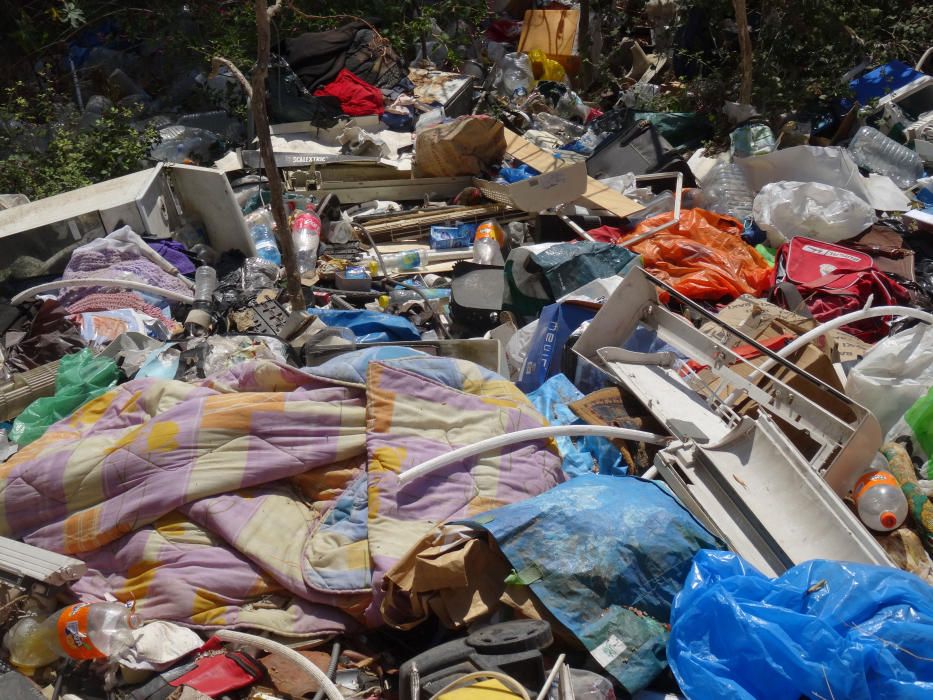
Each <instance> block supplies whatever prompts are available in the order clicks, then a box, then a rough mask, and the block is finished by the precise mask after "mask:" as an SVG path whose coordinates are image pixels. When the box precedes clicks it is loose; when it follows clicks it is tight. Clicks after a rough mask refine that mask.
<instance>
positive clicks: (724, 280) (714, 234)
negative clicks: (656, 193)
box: [615, 209, 771, 301]
mask: <svg viewBox="0 0 933 700" xmlns="http://www.w3.org/2000/svg"><path fill="white" fill-rule="evenodd" d="M673 216H674V214H673V212H667V213H665V214H658V215H657V216H652V217H651V218H649V219H645V220H644V221H643V222H642V223H641V224H639V225H638V227H637V228H636V229H635V230H634V231H633V232H631V233H628V234H625V235H623V236H620V237H618V238H617V239H616V240H615V242H616V243H621V244H624V243H625V241H626V240H629V239H632V238H634V237H635V236H638V235H640V234H641V233H643V232H645V231H647V230H649V229H652V228H654V227H655V226H659V225H661V224H663V223H664V222H666V221H670V220H671V218H672V217H673ZM741 234H742V225H741V224H740V223H739V222H738V221H737V220H736V219H733V218H732V217H730V216H722V215H720V214H716V213H714V212H711V211H706V210H704V209H684V210H682V211H681V213H680V221H679V222H678V223H677V224H676V225H675V226H672V227H671V228H669V229H666V230H664V231H661V232H660V233H656V234H655V235H653V236H651V237H649V238H646V239H645V240H643V241H641V242H639V243H636V244H635V245H633V246H631V248H630V250H632V251H633V252H635V253H638V254H639V255H641V256H642V258H643V260H644V267H645V269H646V270H647V271H648V272H650V273H651V274H653V275H655V276H656V277H658V278H659V279H661V280H662V281H664V282H666V283H667V284H669V285H671V286H672V287H673V288H674V289H676V290H677V291H678V292H680V293H681V294H683V295H684V296H685V297H688V298H690V299H693V300H697V301H698V300H706V301H718V300H721V299H729V300H732V299H735V298H736V297H738V296H740V295H742V294H751V295H753V296H763V295H764V294H765V293H766V292H767V291H768V290H769V289H770V288H771V268H770V267H768V263H767V262H765V259H764V258H763V257H761V254H760V253H759V252H758V251H757V250H755V249H754V248H753V247H752V246H750V245H748V244H747V243H746V242H745V241H743V240H742V238H741Z"/></svg>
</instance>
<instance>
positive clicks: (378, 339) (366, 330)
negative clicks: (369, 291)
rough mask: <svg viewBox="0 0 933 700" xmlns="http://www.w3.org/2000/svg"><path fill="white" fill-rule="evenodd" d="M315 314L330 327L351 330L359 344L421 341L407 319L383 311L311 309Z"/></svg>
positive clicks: (310, 311) (418, 334)
mask: <svg viewBox="0 0 933 700" xmlns="http://www.w3.org/2000/svg"><path fill="white" fill-rule="evenodd" d="M308 313H310V314H314V315H315V316H317V317H318V318H319V319H321V321H323V322H324V323H326V324H327V325H328V326H339V327H341V328H349V329H350V330H351V331H352V332H353V334H354V335H355V336H356V342H358V343H386V342H389V341H393V340H400V341H405V340H421V334H420V333H418V329H417V328H415V326H414V324H412V322H411V321H409V320H408V319H407V318H402V317H401V316H394V315H393V314H386V313H382V312H381V311H368V310H365V309H364V310H362V311H343V310H337V309H318V308H316V307H313V306H312V307H311V308H309V309H308Z"/></svg>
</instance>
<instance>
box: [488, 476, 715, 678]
mask: <svg viewBox="0 0 933 700" xmlns="http://www.w3.org/2000/svg"><path fill="white" fill-rule="evenodd" d="M470 525H471V526H473V527H480V528H483V529H485V530H486V531H487V532H489V533H490V535H492V536H493V537H494V538H495V540H496V543H497V544H498V546H499V549H500V550H501V551H502V553H503V554H504V555H505V556H506V558H507V559H508V560H509V563H510V564H511V565H512V567H513V568H514V569H515V572H516V573H515V579H516V582H521V583H525V584H526V585H528V586H530V588H531V590H532V591H533V592H534V594H535V595H536V596H537V598H538V600H540V601H541V603H542V604H543V605H544V606H545V607H546V608H547V609H548V611H549V612H550V613H551V614H552V615H553V616H554V617H555V618H556V619H557V620H558V621H559V622H560V623H561V624H562V625H564V627H566V628H567V629H568V630H569V631H570V632H571V633H573V634H574V636H576V637H577V639H579V640H580V642H581V643H582V644H583V645H584V646H585V647H586V648H587V649H588V650H589V651H590V654H591V655H592V656H593V658H594V659H595V660H596V661H597V662H598V663H599V664H600V665H601V666H602V667H603V668H604V669H605V670H606V671H607V672H608V673H610V674H611V675H612V676H613V677H614V678H615V679H616V680H617V681H618V682H619V683H621V684H622V686H623V687H625V689H626V690H627V691H628V692H630V693H634V692H635V691H637V690H640V689H641V688H643V687H645V686H646V685H647V684H648V683H650V682H651V680H652V679H653V678H654V677H655V676H657V675H658V674H659V673H660V672H661V671H663V670H664V668H665V667H666V665H667V664H666V662H665V659H664V650H665V644H666V642H667V631H666V629H665V628H664V626H663V623H666V622H667V620H668V619H669V616H670V610H671V603H672V601H673V600H674V596H675V595H676V594H677V592H678V591H679V590H680V588H681V582H682V581H683V580H684V577H686V575H687V572H688V571H689V570H690V566H691V562H692V560H693V555H694V554H695V553H696V552H697V551H699V550H701V549H704V548H712V547H716V546H719V543H718V542H717V540H716V538H715V537H714V536H713V535H711V534H710V533H709V532H708V531H707V530H706V529H705V528H704V527H703V526H702V525H700V523H699V522H697V520H696V519H695V518H694V517H693V516H692V515H691V514H690V511H688V510H687V509H686V508H684V507H683V505H681V504H680V502H679V501H678V500H677V499H676V498H675V497H674V496H673V494H671V493H670V492H669V491H668V490H667V488H666V487H665V486H663V485H662V484H661V483H659V482H656V481H646V480H644V479H638V478H636V477H625V476H598V475H596V474H586V475H583V476H578V477H577V478H575V479H571V480H570V481H567V482H565V483H563V484H559V485H558V486H556V487H554V488H553V489H551V490H550V491H547V492H546V493H543V494H540V495H538V496H535V497H534V498H529V499H528V500H525V501H520V502H518V503H512V504H510V505H507V506H503V507H502V508H497V509H495V510H491V511H488V512H486V513H483V514H482V515H480V516H477V517H476V518H475V520H473V521H471V522H470ZM633 608H634V609H635V610H638V611H639V612H638V613H636V612H635V611H634V610H633Z"/></svg>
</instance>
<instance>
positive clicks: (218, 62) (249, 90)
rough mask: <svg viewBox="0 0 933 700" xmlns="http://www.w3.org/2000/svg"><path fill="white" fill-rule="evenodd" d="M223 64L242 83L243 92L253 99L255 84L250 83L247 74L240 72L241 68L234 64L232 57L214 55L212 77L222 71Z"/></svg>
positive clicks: (212, 58)
mask: <svg viewBox="0 0 933 700" xmlns="http://www.w3.org/2000/svg"><path fill="white" fill-rule="evenodd" d="M221 66H224V67H226V68H227V70H229V71H230V72H231V73H232V74H233V77H234V78H236V79H237V81H238V82H239V83H240V86H241V87H242V88H243V92H245V93H246V97H247V99H252V98H253V86H252V85H250V84H249V81H248V80H247V79H246V76H245V75H243V74H242V73H241V72H240V69H239V68H237V67H236V66H235V65H233V62H232V61H231V60H230V59H227V58H224V57H223V56H212V57H211V74H210V77H211V78H213V77H215V76H216V75H217V74H218V73H219V72H220V68H221Z"/></svg>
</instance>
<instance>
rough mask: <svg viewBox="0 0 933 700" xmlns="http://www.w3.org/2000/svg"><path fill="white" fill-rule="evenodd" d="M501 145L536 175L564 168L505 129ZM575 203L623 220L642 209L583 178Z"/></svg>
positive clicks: (564, 163) (541, 149)
mask: <svg viewBox="0 0 933 700" xmlns="http://www.w3.org/2000/svg"><path fill="white" fill-rule="evenodd" d="M505 143H506V149H505V150H506V153H507V154H508V155H510V156H512V157H513V158H517V159H518V160H520V161H522V162H523V163H528V165H530V166H531V167H532V168H534V169H535V170H537V171H539V172H542V173H547V172H551V171H552V170H557V169H558V168H562V167H566V166H567V163H566V162H564V161H562V160H560V159H559V158H555V157H554V155H553V154H552V153H550V152H549V151H546V150H544V149H543V148H539V147H538V146H536V145H534V144H533V143H531V141H529V140H528V139H526V138H524V137H523V136H519V135H518V134H516V133H515V132H514V131H510V130H509V129H506V130H505ZM578 201H579V203H580V204H582V205H583V206H585V207H589V208H593V209H605V210H606V211H608V212H609V213H610V214H615V215H616V216H618V217H626V216H628V215H629V214H634V213H635V212H637V211H641V210H642V209H644V207H643V206H642V205H641V204H639V203H638V202H635V201H633V200H631V199H629V198H628V197H626V196H624V195H622V194H620V193H618V192H616V191H615V190H613V189H611V188H609V187H607V186H606V185H604V184H603V183H601V182H600V181H599V180H596V179H594V178H592V177H589V176H587V178H586V192H584V194H583V196H582V197H580V199H579V200H578Z"/></svg>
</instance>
